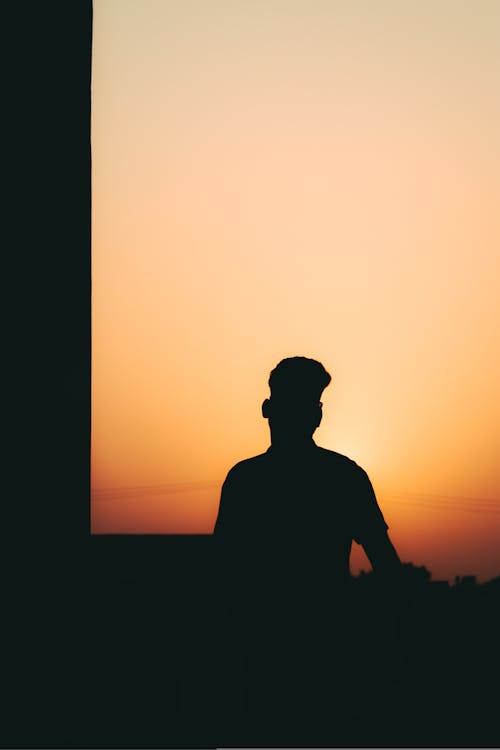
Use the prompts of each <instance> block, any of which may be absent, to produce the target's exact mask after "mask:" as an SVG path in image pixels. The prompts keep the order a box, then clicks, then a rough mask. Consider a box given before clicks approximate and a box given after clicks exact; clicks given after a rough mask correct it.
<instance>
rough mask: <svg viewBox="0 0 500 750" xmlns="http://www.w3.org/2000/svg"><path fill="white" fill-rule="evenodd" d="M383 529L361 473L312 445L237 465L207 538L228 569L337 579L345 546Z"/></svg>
mask: <svg viewBox="0 0 500 750" xmlns="http://www.w3.org/2000/svg"><path fill="white" fill-rule="evenodd" d="M387 528H388V526H387V523H386V522H385V520H384V517H383V515H382V512H381V510H380V508H379V506H378V503H377V500H376V498H375V493H374V491H373V487H372V485H371V482H370V480H369V478H368V475H367V474H366V472H365V471H364V470H363V469H362V468H361V467H360V466H358V465H357V464H356V463H355V462H354V461H352V460H351V459H349V458H347V457H346V456H343V455H341V454H340V453H336V452H334V451H331V450H327V449H325V448H321V447H319V446H317V445H316V444H315V442H314V441H313V440H311V441H310V443H309V444H308V446H307V448H306V449H303V450H301V451H297V452H295V453H291V452H289V451H286V450H283V449H278V448H276V447H274V446H271V447H270V448H269V449H268V450H267V451H266V452H265V453H262V454H260V455H258V456H255V457H253V458H249V459H246V460H244V461H240V462H239V463H237V464H236V465H235V466H234V467H233V468H232V469H231V470H230V471H229V473H228V475H227V477H226V480H225V482H224V484H223V487H222V493H221V500H220V506H219V514H218V518H217V522H216V525H215V530H214V535H215V538H216V540H217V544H218V545H219V547H220V548H221V549H225V550H226V552H227V553H228V554H230V555H231V557H232V559H233V562H234V563H236V562H237V563H239V564H241V565H247V566H248V565H249V566H251V567H252V568H256V567H258V568H261V567H264V568H267V569H268V571H270V570H271V569H272V568H274V567H278V568H285V569H290V568H294V569H297V568H299V569H303V568H315V569H316V570H317V572H318V573H319V572H320V571H319V570H318V565H319V566H321V570H323V566H325V568H324V570H323V572H324V574H325V575H326V576H328V577H334V578H336V579H341V578H342V577H346V576H348V575H349V555H350V551H351V544H352V540H355V541H356V542H358V543H359V544H363V543H364V542H365V541H367V540H368V539H369V538H370V537H371V536H373V535H374V534H379V533H385V532H386V530H387Z"/></svg>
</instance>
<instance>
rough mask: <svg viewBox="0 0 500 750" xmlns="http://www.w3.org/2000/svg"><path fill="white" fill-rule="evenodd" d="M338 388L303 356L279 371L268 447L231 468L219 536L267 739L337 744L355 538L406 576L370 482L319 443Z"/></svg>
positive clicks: (255, 708)
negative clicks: (330, 393) (316, 437)
mask: <svg viewBox="0 0 500 750" xmlns="http://www.w3.org/2000/svg"><path fill="white" fill-rule="evenodd" d="M330 381H331V376H330V375H329V374H328V373H327V372H326V370H325V369H324V367H323V365H322V364H320V363H319V362H317V361H316V360H313V359H308V358H305V357H291V358H288V359H284V360H282V361H281V362H280V363H279V364H278V365H277V367H276V368H275V369H274V370H273V371H272V372H271V375H270V378H269V387H270V390H271V395H270V398H268V399H266V400H265V401H264V403H263V404H262V415H263V416H264V417H265V418H266V419H268V420H269V427H270V431H271V446H270V448H269V449H268V450H267V451H266V452H265V453H263V454H261V455H258V456H255V457H254V458H250V459H247V460H244V461H241V462H239V463H237V464H236V465H235V466H234V467H233V468H232V469H231V470H230V472H229V473H228V475H227V477H226V480H225V482H224V485H223V488H222V494H221V501H220V507H219V515H218V518H217V522H216V525H215V530H214V535H215V539H216V544H217V549H218V552H219V560H220V563H221V569H222V575H223V578H224V580H225V586H226V592H227V593H228V596H229V599H230V601H231V605H232V606H233V608H234V611H235V612H237V614H238V617H239V626H240V628H241V633H242V639H243V642H244V645H245V649H246V656H247V664H248V685H249V706H250V709H249V710H250V720H251V721H252V720H255V722H256V726H257V724H258V725H259V726H261V727H262V728H263V731H264V732H267V733H268V734H267V735H266V734H265V736H263V739H264V741H265V740H266V738H267V739H269V740H272V739H273V738H275V739H277V740H278V741H280V740H282V741H287V739H288V740H289V738H290V737H294V736H295V737H297V738H300V737H302V738H303V741H304V742H305V743H306V744H311V742H312V741H313V740H314V738H315V737H316V738H317V737H318V735H319V736H320V737H324V738H326V737H327V736H328V737H331V738H332V741H334V740H335V731H336V729H338V728H339V726H340V723H341V716H342V711H343V702H344V699H345V694H346V691H347V679H348V676H347V661H348V653H349V633H350V628H349V621H350V608H349V582H350V574H349V556H350V551H351V544H352V540H353V539H354V540H355V541H356V542H358V543H360V544H361V545H362V546H363V548H364V550H365V551H366V554H367V556H368V558H369V559H370V561H371V563H372V566H373V568H374V570H375V571H376V572H381V573H382V574H384V575H385V576H386V577H390V576H392V575H393V574H396V573H397V572H398V571H399V568H400V561H399V558H398V555H397V553H396V551H395V549H394V547H393V545H392V543H391V541H390V540H389V537H388V535H387V524H386V522H385V521H384V518H383V515H382V513H381V511H380V508H379V507H378V504H377V501H376V498H375V494H374V492H373V488H372V486H371V483H370V480H369V479H368V476H367V474H366V472H365V471H364V470H363V469H361V468H360V467H359V466H358V465H357V464H356V463H355V462H354V461H352V460H350V459H349V458H347V457H345V456H343V455H341V454H339V453H335V452H333V451H330V450H326V449H325V448H320V447H319V446H317V445H316V444H315V442H314V441H313V438H312V436H313V434H314V431H315V430H316V428H317V427H318V426H319V424H320V422H321V418H322V404H321V401H320V398H321V394H322V392H323V390H324V389H325V388H326V386H327V385H328V384H329V383H330ZM287 729H288V731H289V732H290V734H286V730H287Z"/></svg>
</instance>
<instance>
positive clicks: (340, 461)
mask: <svg viewBox="0 0 500 750" xmlns="http://www.w3.org/2000/svg"><path fill="white" fill-rule="evenodd" d="M317 450H318V455H319V457H320V459H321V460H322V461H323V462H324V463H325V465H327V466H331V467H332V468H337V469H339V470H344V471H345V472H346V473H352V474H365V473H366V472H365V470H364V469H363V468H362V467H361V466H359V464H357V463H356V461H354V460H353V459H352V458H349V456H344V454H343V453H337V451H332V450H329V449H328V448H321V447H320V446H317Z"/></svg>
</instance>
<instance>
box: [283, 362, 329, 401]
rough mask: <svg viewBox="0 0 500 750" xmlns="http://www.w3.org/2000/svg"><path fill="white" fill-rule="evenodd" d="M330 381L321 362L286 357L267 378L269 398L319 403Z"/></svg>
mask: <svg viewBox="0 0 500 750" xmlns="http://www.w3.org/2000/svg"><path fill="white" fill-rule="evenodd" d="M331 379H332V377H331V375H330V373H328V372H327V371H326V370H325V368H324V367H323V365H322V364H321V362H318V361H317V360H315V359H309V358H308V357H287V358H286V359H282V360H281V362H280V363H279V364H277V365H276V367H275V368H274V370H273V371H272V372H271V374H270V376H269V388H270V389H271V398H272V397H273V395H274V396H278V398H281V397H285V398H286V397H289V396H290V397H294V398H295V397H297V396H299V397H305V398H311V399H312V400H317V401H319V399H320V398H321V394H322V393H323V391H324V389H325V388H326V386H327V385H328V384H329V383H330V381H331Z"/></svg>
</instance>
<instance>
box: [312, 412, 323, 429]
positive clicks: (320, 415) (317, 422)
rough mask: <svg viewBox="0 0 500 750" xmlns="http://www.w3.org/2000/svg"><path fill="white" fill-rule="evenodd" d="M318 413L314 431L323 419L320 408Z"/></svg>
mask: <svg viewBox="0 0 500 750" xmlns="http://www.w3.org/2000/svg"><path fill="white" fill-rule="evenodd" d="M318 412H319V413H318V416H317V418H316V427H315V428H314V429H315V430H317V429H318V427H319V426H320V424H321V420H322V419H323V410H322V409H321V408H318Z"/></svg>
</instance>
